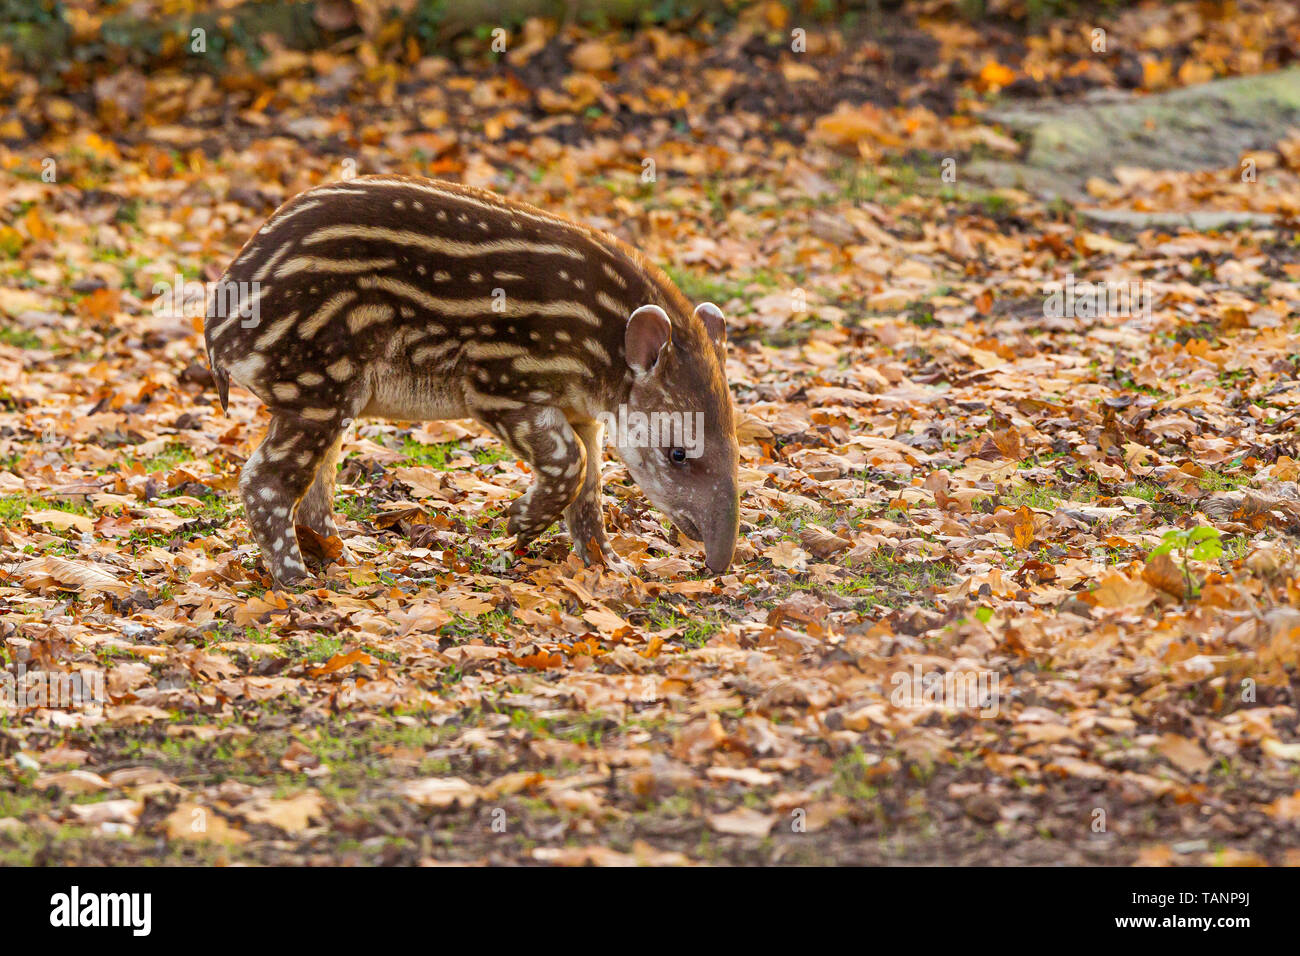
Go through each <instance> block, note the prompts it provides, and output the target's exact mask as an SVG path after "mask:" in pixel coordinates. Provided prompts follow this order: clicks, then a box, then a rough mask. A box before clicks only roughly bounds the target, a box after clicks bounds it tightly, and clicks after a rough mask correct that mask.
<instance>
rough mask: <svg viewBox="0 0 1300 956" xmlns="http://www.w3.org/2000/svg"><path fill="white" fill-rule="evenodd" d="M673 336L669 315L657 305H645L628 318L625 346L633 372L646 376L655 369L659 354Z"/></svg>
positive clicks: (624, 338)
mask: <svg viewBox="0 0 1300 956" xmlns="http://www.w3.org/2000/svg"><path fill="white" fill-rule="evenodd" d="M672 335H673V326H672V323H671V322H669V321H668V313H666V312H665V311H664V310H663V309H661V308H659V306H657V305H643V306H641V308H639V309H637V310H636V311H635V312H633V313H632V314H631V315H630V316H628V318H627V330H626V331H625V332H624V333H623V346H624V350H625V351H626V352H627V364H628V365H629V366H631V368H632V371H634V372H636V373H637V374H638V375H644V374H645V373H646V372H648V371H650V370H651V369H652V368H654V367H655V363H656V362H657V361H659V353H660V352H661V351H662V350H663V348H664V347H665V346H666V345H667V344H668V343H669V342H671V341H672Z"/></svg>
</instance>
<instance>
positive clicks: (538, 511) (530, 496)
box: [479, 405, 587, 545]
mask: <svg viewBox="0 0 1300 956" xmlns="http://www.w3.org/2000/svg"><path fill="white" fill-rule="evenodd" d="M479 421H481V422H482V423H483V424H484V425H486V426H487V427H488V428H489V429H491V431H492V432H493V433H494V434H496V436H497V437H498V438H500V439H501V440H502V441H504V442H505V443H506V445H507V446H509V447H510V448H511V449H512V450H513V451H514V452H515V454H517V455H519V456H520V457H521V458H523V459H524V460H525V461H526V462H528V464H529V465H531V466H532V469H533V473H534V479H533V483H532V485H531V486H529V488H528V490H527V491H526V492H525V493H524V494H523V495H522V496H521V497H519V498H517V499H516V500H515V501H514V503H513V504H511V506H510V520H509V522H507V524H506V530H507V531H509V532H510V533H511V534H513V535H516V536H517V537H518V539H519V544H520V545H525V544H527V543H528V542H529V541H531V540H532V539H533V538H536V537H537V536H538V535H539V534H541V533H542V532H543V531H545V530H546V529H547V528H549V527H550V526H551V525H552V524H554V523H555V522H556V521H557V520H559V517H560V515H561V514H563V512H564V509H565V508H567V507H568V506H569V504H570V503H571V502H572V501H573V500H574V498H576V497H577V495H578V492H579V491H580V490H581V488H582V483H583V478H584V476H585V473H586V463H587V452H586V449H585V448H584V446H583V443H582V442H581V441H580V440H579V439H578V436H577V435H576V434H575V433H574V431H573V428H572V427H571V426H570V425H569V423H568V421H567V420H566V419H565V417H564V413H563V412H561V411H560V410H559V409H558V408H552V407H548V406H539V405H525V406H523V407H521V408H517V409H496V410H493V411H491V412H485V413H482V414H481V415H480V417H479Z"/></svg>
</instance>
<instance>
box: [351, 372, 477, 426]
mask: <svg viewBox="0 0 1300 956" xmlns="http://www.w3.org/2000/svg"><path fill="white" fill-rule="evenodd" d="M361 414H362V415H363V416H364V417H366V418H388V419H395V420H397V421H408V422H419V421H436V420H440V419H446V418H471V417H473V413H472V412H470V410H469V408H468V406H467V405H466V403H465V394H464V389H462V388H461V386H460V382H459V380H458V378H457V377H455V376H450V375H448V376H428V375H413V374H411V372H410V371H409V370H407V369H400V368H394V367H393V366H391V365H387V364H381V365H378V366H376V367H375V368H373V369H372V370H371V375H370V401H368V402H367V403H366V406H365V408H363V409H362V410H361Z"/></svg>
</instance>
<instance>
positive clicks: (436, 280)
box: [205, 176, 737, 584]
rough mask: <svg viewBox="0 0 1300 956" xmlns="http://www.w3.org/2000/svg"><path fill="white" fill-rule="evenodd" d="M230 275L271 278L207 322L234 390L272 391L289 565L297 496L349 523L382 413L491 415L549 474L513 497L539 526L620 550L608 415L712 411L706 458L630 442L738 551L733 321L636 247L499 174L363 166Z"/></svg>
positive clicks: (260, 239) (650, 475) (258, 516)
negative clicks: (352, 442) (639, 351)
mask: <svg viewBox="0 0 1300 956" xmlns="http://www.w3.org/2000/svg"><path fill="white" fill-rule="evenodd" d="M222 281H223V282H226V283H249V284H250V286H248V287H246V288H252V286H251V284H252V283H256V284H257V290H258V291H257V293H256V296H255V297H256V305H257V311H256V321H253V320H252V318H242V317H240V316H238V315H226V316H222V315H219V314H214V312H215V310H213V309H210V310H209V315H208V319H207V321H206V324H205V338H206V342H207V349H208V357H209V362H210V363H211V366H212V371H213V375H214V378H215V380H216V382H217V386H218V390H219V393H220V396H221V400H222V405H223V407H224V406H225V404H226V401H227V389H228V383H229V382H230V381H234V382H236V383H237V384H239V385H241V386H243V387H245V388H247V389H248V390H250V391H251V392H253V393H254V394H255V395H257V396H258V397H259V398H260V399H262V401H264V402H265V403H266V404H267V405H268V406H269V407H270V409H271V413H272V426H271V429H270V431H269V433H268V438H267V441H266V443H264V444H263V445H262V446H261V447H260V448H259V449H258V450H257V452H255V453H254V455H253V456H252V457H251V458H250V459H249V461H248V463H247V464H246V466H245V469H244V474H243V476H242V477H241V482H240V487H241V492H242V494H243V497H244V501H245V505H246V508H247V510H248V517H249V523H250V527H251V528H252V530H253V532H254V536H255V537H256V539H257V540H258V543H259V544H260V545H261V547H262V548H263V551H264V553H265V554H267V555H268V557H269V560H268V563H269V564H270V566H271V570H272V573H273V576H274V577H275V579H276V581H277V582H278V583H282V584H289V583H293V582H295V581H296V580H298V579H300V578H301V577H302V576H303V575H304V574H305V569H304V568H303V566H302V561H301V556H300V553H299V551H298V547H297V542H296V539H295V538H294V536H293V530H292V529H293V518H294V515H295V513H296V515H297V517H298V520H299V521H300V523H312V522H314V523H313V524H312V526H313V527H314V528H315V530H317V531H318V532H320V533H322V534H329V533H333V531H334V526H333V518H332V501H333V469H334V465H333V456H334V455H336V454H337V446H338V441H339V438H340V436H341V434H342V432H343V430H344V429H346V428H347V426H348V425H349V424H350V423H351V422H352V420H354V419H355V418H358V417H361V416H373V417H384V418H389V419H396V420H406V421H415V420H425V419H440V418H465V417H470V418H476V419H478V420H479V421H480V422H482V423H483V424H484V425H485V426H487V427H488V428H489V429H490V430H491V431H492V432H493V433H494V434H496V435H497V436H498V437H500V438H501V439H502V440H503V441H504V442H505V443H506V444H507V445H508V446H509V447H510V448H512V449H513V450H514V451H515V452H517V453H518V454H520V455H521V456H522V457H524V458H525V459H527V460H528V461H529V462H530V463H531V464H532V466H533V468H534V471H535V472H536V474H537V480H536V482H535V484H534V485H533V487H531V488H530V489H529V491H528V493H527V494H525V495H524V496H523V497H522V498H520V499H519V500H518V501H516V502H515V504H514V506H513V507H512V509H511V519H510V530H511V531H513V532H515V533H516V534H518V535H519V536H520V540H521V542H525V541H527V540H528V539H530V538H532V537H534V536H535V535H537V534H540V533H541V531H543V530H545V528H546V527H547V526H548V525H549V524H551V523H552V522H553V521H554V520H555V519H556V518H558V517H559V516H560V514H561V513H563V514H564V516H565V518H566V522H567V524H568V525H569V530H570V533H571V534H572V536H573V539H574V546H575V549H576V550H577V551H578V553H579V554H580V555H582V556H583V558H584V559H586V560H596V559H597V558H603V559H605V560H607V561H616V559H615V558H614V556H613V555H612V553H611V552H610V551H609V549H608V544H607V542H606V539H605V533H604V528H603V521H602V520H601V516H600V508H599V463H600V450H601V444H602V443H601V438H600V427H599V425H598V424H597V418H598V416H599V415H600V414H601V413H602V412H616V411H617V410H618V409H619V407H620V406H624V407H627V408H631V409H644V410H646V411H652V410H653V411H680V412H682V413H694V412H700V413H702V414H703V416H704V423H705V431H704V438H705V442H704V454H703V455H701V457H699V458H696V459H692V460H690V461H687V462H685V463H682V462H674V461H672V460H671V459H670V455H669V450H667V449H662V448H655V449H647V448H639V447H637V448H625V447H620V448H619V453H620V455H621V457H622V458H623V459H624V461H625V463H626V464H627V466H628V470H629V472H630V473H631V474H632V477H633V478H634V479H635V480H636V481H637V482H638V484H640V485H641V487H642V489H643V490H644V491H645V492H646V494H647V495H648V496H649V497H650V499H651V501H653V502H654V503H655V504H656V505H658V506H659V507H660V508H661V510H663V511H665V512H666V513H667V514H668V515H669V517H670V518H672V519H673V521H674V522H675V523H677V524H678V525H679V527H681V528H682V530H683V531H685V532H686V533H687V534H689V535H691V536H692V537H696V538H702V539H703V540H704V541H705V544H706V552H707V556H708V563H709V565H710V567H714V568H715V569H717V570H721V569H723V568H725V567H726V565H727V563H729V561H730V558H731V554H732V550H733V548H734V543H735V535H736V524H737V520H736V513H737V502H736V494H737V493H736V467H737V454H736V443H735V437H734V423H733V417H732V407H731V399H730V393H729V391H728V389H727V384H726V378H725V373H724V367H723V366H724V359H725V332H724V331H723V330H722V328H721V318H720V315H719V316H717V318H716V319H715V318H710V319H707V320H702V318H701V316H700V315H699V314H697V313H696V312H694V311H693V310H692V307H691V304H690V303H689V302H688V301H687V300H686V298H685V297H684V296H683V295H682V294H681V292H680V291H679V290H678V289H677V287H676V286H675V285H674V284H673V283H672V281H671V280H670V279H669V278H668V277H667V275H665V274H664V272H663V271H662V270H660V269H659V268H658V267H656V266H655V265H654V264H652V263H650V262H649V261H648V260H646V259H645V257H644V256H642V255H641V254H640V253H639V252H638V251H637V250H635V249H633V248H632V247H631V246H629V245H627V244H626V243H623V242H621V241H619V240H618V239H616V238H614V237H612V236H609V235H606V234H605V233H602V232H599V231H598V230H594V229H591V228H589V227H586V226H583V225H580V224H578V223H574V222H572V221H570V220H568V219H565V218H564V217H561V216H557V215H553V214H551V213H547V212H544V211H542V210H540V209H536V208H534V207H531V206H527V205H524V204H522V203H516V202H511V201H508V200H505V199H503V198H501V197H499V196H496V195H495V194H493V193H490V192H487V191H485V190H479V189H472V188H469V187H465V186H459V185H455V184H451V183H443V182H435V181H431V180H420V179H406V178H399V177H390V176H382V177H362V178H358V179H353V180H347V181H343V182H337V183H330V184H326V185H323V186H320V187H317V188H315V189H312V190H308V191H307V192H304V193H302V194H300V195H298V196H296V197H295V198H293V199H291V200H290V201H289V202H287V203H285V204H284V205H283V206H282V207H281V208H280V209H279V210H277V211H276V213H275V214H274V215H272V216H271V218H270V219H268V220H267V222H266V223H265V224H264V225H263V226H262V227H261V229H260V230H259V231H258V232H257V233H256V234H254V235H253V237H252V238H250V239H249V240H248V242H247V243H245V245H244V247H243V249H241V250H240V253H239V255H238V256H237V257H236V258H235V260H234V261H233V262H232V263H231V265H230V267H229V269H228V270H227V271H226V274H225V276H223V280H222ZM494 290H495V291H494ZM646 305H653V306H657V307H658V309H659V310H662V312H661V313H660V312H658V311H657V310H650V311H651V312H654V313H655V315H662V316H663V317H665V318H666V320H667V322H666V324H664V326H663V329H662V330H661V332H660V333H659V334H660V335H661V339H655V338H654V336H655V334H656V330H657V329H658V326H657V325H656V322H655V321H649V322H641V323H640V324H639V325H638V328H639V329H640V330H641V331H640V332H638V333H637V334H642V335H649V336H650V337H651V339H652V341H651V343H650V344H651V345H652V346H653V345H655V344H656V343H658V342H659V341H661V340H663V339H666V341H664V342H663V346H662V348H661V349H660V350H659V351H658V352H657V353H656V356H655V358H652V359H651V364H652V366H653V367H650V368H646V369H640V370H638V369H636V368H634V367H632V365H630V364H629V358H628V355H627V351H626V349H627V342H628V341H629V336H631V335H633V334H634V333H633V331H632V329H633V325H632V323H630V322H629V317H630V316H632V315H633V313H635V312H636V311H637V310H638V309H640V308H641V307H643V306H646ZM494 306H495V307H494ZM701 308H703V307H701ZM644 317H645V316H644V315H643V318H644ZM650 318H651V319H653V318H654V316H650ZM710 322H713V323H714V325H713V327H712V328H710V325H709V323H710ZM327 472H328V473H327ZM304 517H307V518H310V522H309V521H306V520H304Z"/></svg>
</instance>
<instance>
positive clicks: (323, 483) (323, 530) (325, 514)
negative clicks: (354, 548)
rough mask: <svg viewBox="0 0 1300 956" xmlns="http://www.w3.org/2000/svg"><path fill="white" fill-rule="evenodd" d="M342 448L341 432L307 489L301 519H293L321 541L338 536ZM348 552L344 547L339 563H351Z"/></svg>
mask: <svg viewBox="0 0 1300 956" xmlns="http://www.w3.org/2000/svg"><path fill="white" fill-rule="evenodd" d="M342 447H343V433H342V432H339V435H338V437H337V438H335V439H334V444H332V445H331V446H330V449H329V451H328V452H326V454H325V458H324V460H323V461H322V462H321V463H320V467H319V468H317V470H316V478H315V480H314V481H313V482H312V483H311V487H310V488H309V489H307V494H305V495H304V496H303V499H302V501H301V502H300V503H299V504H298V515H297V517H296V518H295V519H294V520H295V521H296V522H297V523H298V524H302V525H306V526H307V527H309V528H311V530H313V531H315V532H316V533H317V534H318V535H320V536H321V537H322V538H329V537H332V536H335V535H337V534H338V533H339V530H338V526H337V525H335V524H334V482H335V479H336V478H337V477H338V462H339V454H340V452H341V451H342ZM350 557H351V556H350V555H349V554H348V549H347V548H346V547H344V549H343V553H342V554H341V555H339V561H340V562H346V561H348V560H349V559H350Z"/></svg>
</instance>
